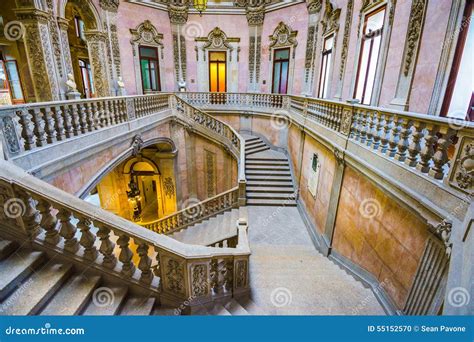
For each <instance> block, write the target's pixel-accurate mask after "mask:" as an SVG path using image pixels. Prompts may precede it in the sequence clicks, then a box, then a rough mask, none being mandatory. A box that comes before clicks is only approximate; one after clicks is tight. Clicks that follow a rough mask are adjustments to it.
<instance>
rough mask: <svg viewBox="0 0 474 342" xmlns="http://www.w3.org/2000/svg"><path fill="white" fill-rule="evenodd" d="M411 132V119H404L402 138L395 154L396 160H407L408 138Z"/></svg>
mask: <svg viewBox="0 0 474 342" xmlns="http://www.w3.org/2000/svg"><path fill="white" fill-rule="evenodd" d="M410 134H411V121H410V120H409V119H402V123H401V131H400V140H399V141H398V149H397V153H396V155H395V160H398V161H401V162H403V161H405V158H406V155H407V149H408V138H409V137H410Z"/></svg>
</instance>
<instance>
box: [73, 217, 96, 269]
mask: <svg viewBox="0 0 474 342" xmlns="http://www.w3.org/2000/svg"><path fill="white" fill-rule="evenodd" d="M78 220H79V222H78V223H77V227H78V228H79V230H80V232H81V238H80V240H79V244H80V245H81V246H82V247H83V248H84V258H85V259H86V260H89V261H94V260H96V259H97V255H98V253H97V249H96V248H95V246H94V243H95V239H96V237H95V235H94V234H92V232H91V225H92V221H91V220H90V219H88V218H86V217H81V216H79V217H78Z"/></svg>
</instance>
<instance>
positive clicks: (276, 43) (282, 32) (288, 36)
mask: <svg viewBox="0 0 474 342" xmlns="http://www.w3.org/2000/svg"><path fill="white" fill-rule="evenodd" d="M297 34H298V31H292V30H291V28H290V27H289V26H288V25H286V24H285V23H284V22H283V21H280V23H279V24H278V26H277V27H276V28H275V30H274V31H273V34H272V35H271V36H270V37H269V38H270V46H269V47H270V49H272V48H280V47H293V58H295V50H296V49H295V48H296V46H298V42H297V41H296V36H297ZM270 58H271V54H270Z"/></svg>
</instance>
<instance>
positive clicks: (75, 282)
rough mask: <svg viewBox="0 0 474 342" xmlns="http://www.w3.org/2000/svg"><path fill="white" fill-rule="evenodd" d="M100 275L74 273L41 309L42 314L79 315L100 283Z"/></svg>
mask: <svg viewBox="0 0 474 342" xmlns="http://www.w3.org/2000/svg"><path fill="white" fill-rule="evenodd" d="M100 279H101V277H100V276H88V275H85V274H84V275H78V276H75V275H73V276H72V277H70V278H69V280H68V281H67V282H66V283H65V284H64V286H62V287H61V288H60V289H59V291H58V292H57V293H56V294H55V295H54V297H53V298H52V299H51V301H50V302H49V303H48V304H47V305H46V307H45V308H44V309H43V310H42V311H41V315H57V316H61V315H78V314H80V313H81V312H82V310H83V309H84V308H85V306H86V305H87V303H88V302H89V299H90V298H91V296H92V293H93V292H94V290H95V289H96V287H97V286H98V285H99V282H100Z"/></svg>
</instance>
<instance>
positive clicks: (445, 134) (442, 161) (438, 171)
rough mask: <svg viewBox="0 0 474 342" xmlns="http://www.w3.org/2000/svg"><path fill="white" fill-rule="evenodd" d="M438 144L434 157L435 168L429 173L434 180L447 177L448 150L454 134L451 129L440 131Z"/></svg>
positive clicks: (443, 128) (444, 128) (445, 128)
mask: <svg viewBox="0 0 474 342" xmlns="http://www.w3.org/2000/svg"><path fill="white" fill-rule="evenodd" d="M438 135H439V138H438V143H437V147H436V152H435V153H434V155H433V164H434V165H433V167H432V168H431V170H430V171H429V175H430V176H431V177H433V178H434V179H443V178H444V175H445V173H446V172H445V171H444V166H445V165H446V163H447V162H448V148H449V145H450V144H451V136H452V135H453V132H452V131H451V130H450V129H449V127H441V128H440V130H439V131H438Z"/></svg>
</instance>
